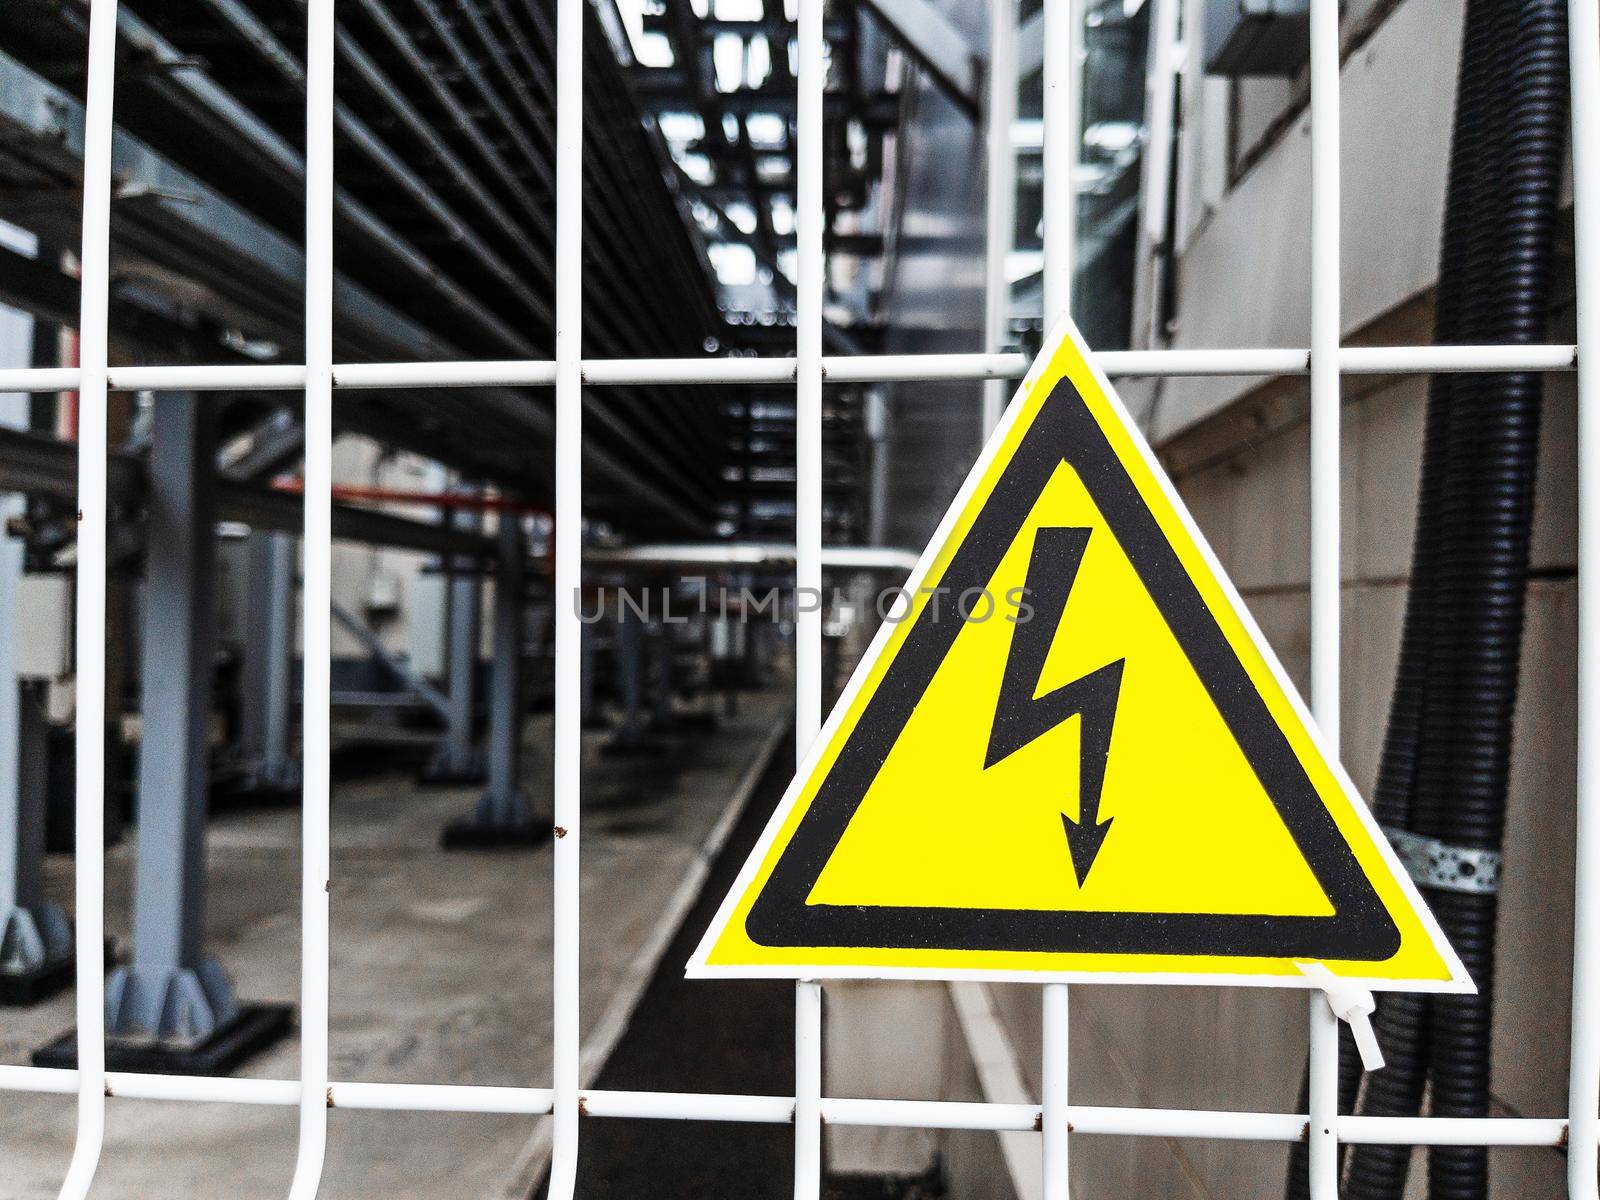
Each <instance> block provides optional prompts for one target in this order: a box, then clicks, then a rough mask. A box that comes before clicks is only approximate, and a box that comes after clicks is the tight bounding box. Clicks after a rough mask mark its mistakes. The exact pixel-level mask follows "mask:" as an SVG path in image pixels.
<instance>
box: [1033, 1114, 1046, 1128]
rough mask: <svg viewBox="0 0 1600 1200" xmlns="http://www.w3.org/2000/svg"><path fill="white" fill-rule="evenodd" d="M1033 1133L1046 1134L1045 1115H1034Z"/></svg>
mask: <svg viewBox="0 0 1600 1200" xmlns="http://www.w3.org/2000/svg"><path fill="white" fill-rule="evenodd" d="M1033 1131H1034V1132H1035V1133H1043V1132H1044V1114H1043V1113H1042V1112H1037V1113H1034V1114H1033Z"/></svg>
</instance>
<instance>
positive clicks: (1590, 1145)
mask: <svg viewBox="0 0 1600 1200" xmlns="http://www.w3.org/2000/svg"><path fill="white" fill-rule="evenodd" d="M332 5H333V0H310V4H309V12H308V18H309V21H308V44H307V116H306V120H307V156H306V216H307V235H306V281H307V282H306V488H305V556H306V563H305V577H306V582H305V592H304V600H303V604H304V612H305V682H304V709H305V711H304V714H303V719H304V722H305V725H304V739H305V802H304V812H303V836H304V848H303V858H302V937H303V945H302V958H303V963H302V984H301V986H302V996H301V1004H302V1028H303V1032H302V1045H301V1056H302V1057H301V1082H300V1084H299V1087H298V1090H297V1093H296V1094H297V1096H298V1100H299V1105H300V1110H301V1140H300V1150H299V1156H298V1158H297V1162H296V1169H295V1180H294V1182H293V1184H292V1185H291V1195H292V1196H296V1197H310V1196H314V1195H315V1193H316V1190H317V1187H318V1183H319V1179H320V1174H321V1168H322V1161H323V1156H324V1150H325V1141H326V1108H327V1099H326V1096H327V1091H328V1081H327V1049H328V1045H327V1033H328V1025H327V1020H328V1004H327V1001H328V886H329V856H328V756H327V749H328V718H329V707H328V701H329V680H328V669H329V663H330V657H329V637H330V633H331V630H330V627H329V621H330V618H331V607H330V603H329V601H330V595H329V585H330V572H331V554H330V537H331V526H330V519H331V483H332V461H331V458H332V442H331V436H332V413H331V408H332V386H333V378H332V281H333V261H332V200H333V191H332V189H333V144H332V127H333V126H332V116H333V13H332ZM798 10H799V11H798V71H797V86H798V90H799V98H798V109H797V120H796V144H797V153H796V176H797V189H796V191H797V199H796V226H797V248H798V280H797V357H796V368H795V379H796V425H797V429H798V432H799V436H798V439H797V464H796V466H797V471H796V495H795V499H796V547H797V572H796V603H797V618H796V631H797V640H796V684H795V696H796V743H797V745H796V752H797V755H798V756H802V757H803V756H804V754H805V753H806V751H807V750H808V749H809V748H810V745H811V743H812V741H813V740H814V738H815V736H816V734H817V732H818V728H819V725H820V718H821V701H822V696H821V684H822V680H821V615H822V614H821V611H820V605H821V538H822V448H821V414H822V357H821V348H822V336H821V334H822V300H823V284H824V259H823V249H822V232H823V206H822V185H823V180H822V110H823V92H824V83H825V80H824V54H825V45H824V42H823V30H822V0H799V5H798ZM1311 11H1312V20H1311V38H1312V44H1311V118H1312V136H1311V141H1312V214H1311V236H1312V253H1311V286H1312V295H1311V353H1310V373H1311V414H1312V415H1311V543H1312V548H1311V558H1312V563H1311V567H1312V570H1311V644H1312V650H1311V661H1312V686H1311V699H1312V710H1313V713H1314V714H1315V716H1316V718H1317V720H1318V723H1319V725H1320V726H1321V728H1322V730H1323V732H1324V735H1325V737H1326V740H1327V742H1328V744H1329V745H1330V747H1332V748H1333V749H1335V750H1336V749H1337V746H1338V741H1339V649H1340V638H1339V626H1340V612H1339V607H1340V562H1339V550H1340V536H1339V521H1340V511H1339V509H1340V504H1339V466H1340V447H1339V421H1340V416H1339V406H1340V366H1339V338H1340V312H1339V307H1340V294H1339V292H1340V264H1339V211H1340V205H1339V151H1340V134H1339V24H1338V21H1339V18H1338V5H1337V0H1312V10H1311ZM991 16H992V20H993V22H994V25H993V27H992V31H993V34H994V40H993V46H994V50H995V58H994V59H993V60H992V73H991V79H990V84H991V111H990V117H989V120H990V129H989V133H990V171H991V174H990V179H991V190H993V185H994V184H995V182H996V181H998V180H999V179H1001V178H1002V177H1006V178H1009V175H1010V172H1011V171H1012V170H1014V165H1015V164H1014V159H1013V158H1012V157H1011V156H1012V153H1013V151H1012V147H1011V140H1010V124H1011V121H1010V119H1009V118H1007V119H1006V120H1005V121H1004V122H1003V128H1002V127H1001V126H1002V122H1001V118H1002V117H1003V116H1004V115H1005V113H1004V112H1003V111H1002V110H1003V109H1005V108H1006V107H1007V106H1008V105H1009V104H1010V103H1012V102H1014V78H1013V71H1012V70H1011V69H1010V68H1009V67H1007V68H1006V69H1004V70H1002V67H1003V66H1004V65H1005V64H1003V63H1002V62H1001V61H1000V60H1001V58H1002V57H1004V55H1005V54H1006V53H1007V52H1008V51H1009V50H1011V49H1012V47H1010V46H1009V45H1008V44H1005V43H1004V39H1005V38H1006V37H1008V36H1009V35H1010V34H1011V33H1012V32H1013V31H1012V29H1011V23H1012V22H1014V13H1013V12H1012V5H1011V3H1010V2H1009V0H996V5H995V12H994V13H992V14H991ZM582 17H583V0H560V4H559V9H558V24H557V69H558V83H557V118H556V134H557V204H556V221H557V285H556V316H557V322H556V324H557V330H556V362H555V380H556V404H557V447H556V495H557V512H556V535H557V541H556V591H557V595H558V597H559V598H560V602H561V603H560V606H559V607H558V614H557V622H556V641H557V656H556V699H557V703H556V768H555V785H556V786H555V796H556V799H555V821H556V826H557V839H556V848H555V946H554V955H553V971H554V1014H553V1017H554V1032H553V1042H554V1046H553V1049H554V1063H553V1068H554V1097H555V1099H554V1113H555V1137H554V1147H553V1151H554V1152H553V1158H552V1166H551V1186H550V1195H551V1197H552V1198H555V1200H566V1198H568V1197H570V1196H571V1195H572V1192H573V1188H574V1184H575V1180H576V1158H577V1141H578V1137H577V1130H578V1117H579V1107H578V1095H579V1084H580V1079H579V1066H578V1064H579V1049H580V1040H579V1039H580V1030H579V1022H578V995H579V990H578V883H579V876H578V864H579V859H578V831H579V773H578V770H579V746H578V737H579V727H578V710H579V679H578V638H579V636H580V627H579V622H578V609H577V607H576V598H577V590H578V586H579V582H580V576H579V568H580V556H581V550H582V476H581V465H580V464H581V458H580V450H581V397H582V393H581V344H580V328H581V317H582V310H581V274H580V272H581V237H582V225H581V201H582V176H581V169H582V164H581V159H582V110H581V103H582V99H581V98H582V76H581V68H582ZM1044 21H1045V27H1044V37H1045V61H1044V76H1045V79H1044V82H1045V89H1044V120H1045V139H1044V157H1045V204H1044V210H1045V264H1044V294H1045V302H1044V312H1045V315H1046V324H1047V325H1048V324H1049V323H1050V322H1051V320H1053V319H1054V318H1056V317H1058V316H1059V315H1061V314H1063V313H1065V312H1066V311H1067V310H1068V308H1069V307H1070V297H1071V286H1072V276H1073V257H1074V249H1075V247H1074V237H1075V223H1076V222H1075V216H1076V213H1075V198H1074V193H1073V172H1074V168H1075V165H1076V159H1077V156H1078V142H1079V136H1078V135H1079V130H1078V125H1079V91H1078V77H1079V76H1078V54H1077V50H1076V43H1077V40H1078V38H1079V35H1080V33H1081V22H1082V11H1081V6H1080V4H1079V3H1078V0H1072V2H1071V3H1063V4H1060V5H1057V4H1047V5H1046V6H1045V18H1044ZM1002 22H1004V23H1005V24H1006V28H1005V29H1003V30H1002V29H1001V27H1000V26H1001V23H1002ZM115 37H116V5H115V3H114V0H102V2H101V3H97V4H95V5H93V6H92V7H91V11H90V18H89V51H88V62H87V65H88V85H87V96H86V101H85V137H84V197H83V240H82V253H81V264H82V293H81V301H80V303H81V312H80V319H79V332H80V347H79V352H80V363H81V366H80V368H79V371H78V376H77V382H78V386H79V405H80V416H79V432H78V439H79V444H78V468H79V482H78V498H79V507H80V510H81V511H80V520H79V528H78V589H77V599H76V634H77V654H78V664H77V670H78V676H77V682H78V694H77V703H78V756H77V764H76V835H77V853H76V904H77V915H76V921H77V952H76V966H77V989H78V994H77V1023H78V1043H79V1051H78V1052H79V1069H78V1072H77V1077H76V1080H75V1088H76V1091H77V1094H78V1122H77V1140H76V1143H75V1146H74V1151H73V1157H72V1161H71V1164H70V1166H69V1168H68V1172H67V1175H66V1178H65V1181H64V1182H63V1185H62V1189H61V1193H60V1194H61V1196H63V1197H71V1198H74V1200H81V1198H82V1197H84V1196H86V1194H87V1192H88V1190H89V1188H90V1186H91V1184H92V1182H93V1179H94V1174H95V1171H96V1168H97V1165H98V1162H99V1157H100V1151H101V1146H102V1142H103V1135H104V1123H105V1094H106V1093H105V1081H106V1075H105V1025H104V999H103V997H104V990H105V986H104V984H105V981H104V967H103V957H102V948H103V944H104V914H103V898H104V896H103V893H104V864H103V861H102V845H103V826H104V789H105V775H104V742H103V738H102V736H101V734H102V730H103V727H104V717H105V692H104V687H105V660H106V654H105V644H104V630H105V581H106V521H107V511H106V460H107V421H106V415H107V414H106V390H107V319H108V290H109V236H110V201H111V144H112V94H113V87H114V51H115ZM1570 38H1571V60H1572V111H1573V123H1574V129H1575V131H1578V132H1581V133H1583V134H1587V133H1588V132H1589V128H1588V127H1589V125H1592V124H1593V123H1594V119H1596V118H1600V0H1571V3H1570ZM997 85H998V86H997ZM1585 118H1589V120H1588V121H1587V122H1586V120H1585ZM997 134H999V136H998V137H997ZM1001 154H1003V156H1004V159H1005V161H1004V164H1003V166H998V167H997V162H998V158H997V155H1001ZM1573 174H1574V196H1575V205H1574V207H1575V224H1576V258H1577V302H1578V303H1577V322H1578V324H1577V345H1578V358H1577V367H1578V390H1579V400H1580V406H1579V505H1580V528H1579V554H1578V563H1579V573H1580V588H1579V644H1580V668H1579V670H1580V677H1579V686H1580V699H1579V764H1578V767H1579V775H1578V834H1577V849H1576V853H1577V859H1578V871H1577V892H1576V899H1575V909H1576V930H1575V939H1574V960H1573V979H1574V987H1573V1001H1572V1047H1571V1066H1570V1081H1569V1128H1568V1138H1567V1153H1568V1186H1569V1192H1570V1194H1571V1195H1572V1196H1574V1197H1583V1198H1584V1200H1594V1198H1595V1197H1596V1196H1597V1194H1600V1189H1597V1186H1596V1182H1597V1181H1596V1171H1597V1141H1600V921H1597V919H1596V916H1595V913H1594V909H1595V907H1596V905H1597V904H1600V883H1597V882H1596V880H1597V873H1600V810H1597V809H1596V807H1595V804H1594V803H1592V802H1590V796H1591V793H1592V792H1593V791H1594V788H1595V786H1596V784H1595V781H1596V780H1597V779H1600V676H1596V672H1600V665H1597V664H1600V659H1596V658H1595V656H1594V655H1592V654H1590V653H1588V650H1589V649H1590V646H1591V644H1592V643H1593V642H1595V641H1596V640H1600V589H1596V588H1588V587H1584V586H1582V585H1583V584H1584V583H1587V582H1588V576H1589V575H1590V573H1591V568H1590V567H1589V566H1588V564H1589V563H1590V561H1591V559H1592V558H1593V556H1594V555H1595V554H1600V474H1597V473H1600V418H1596V417H1595V416H1594V413H1593V409H1592V402H1591V397H1592V396H1593V395H1594V393H1595V389H1596V387H1600V382H1596V380H1597V372H1600V367H1596V366H1595V365H1594V364H1593V363H1591V361H1590V360H1591V359H1592V358H1594V356H1596V355H1600V299H1597V298H1600V227H1597V226H1596V223H1595V217H1594V213H1593V211H1592V210H1593V204H1594V199H1593V198H1594V197H1595V196H1596V195H1600V150H1597V148H1596V147H1594V146H1593V145H1592V144H1591V143H1590V142H1589V141H1588V140H1586V139H1585V137H1581V136H1575V137H1574V139H1573ZM1005 190H1006V192H1007V193H1009V191H1010V188H1009V187H1007V188H1006V189H1005ZM1007 199H1009V196H1008V197H1007ZM1011 220H1014V218H1013V217H1008V218H1007V219H1005V220H1002V219H1001V214H1000V213H999V212H997V211H996V205H995V197H994V196H991V199H990V211H989V214H988V222H989V233H990V263H989V278H988V284H989V292H988V296H987V299H988V302H989V305H990V308H989V311H988V312H987V313H986V326H985V328H986V344H987V348H988V349H990V350H991V351H992V350H993V349H995V348H996V346H997V344H998V343H997V342H995V341H994V340H993V339H994V337H995V330H996V328H997V322H996V309H995V302H996V295H997V292H998V294H999V295H1000V296H1002V297H1003V295H1004V293H1005V291H1006V289H1005V287H1004V274H1003V270H1004V268H1003V249H1001V250H1000V251H999V253H1000V263H1001V266H1000V268H999V276H998V278H999V281H1000V285H999V287H998V288H997V287H996V282H995V281H996V278H997V276H996V263H995V255H996V252H997V248H998V247H1001V246H1008V245H1009V238H1010V232H1011V230H1010V228H1009V224H1010V221H1011ZM1002 229H1003V231H1004V232H1003V241H997V240H996V233H997V231H999V230H1002ZM1001 313H1002V315H1003V308H1002V309H1001ZM990 386H991V388H993V387H994V385H990ZM999 386H1000V388H1003V387H1004V385H999ZM995 394H998V395H999V396H1000V397H1001V398H1002V399H1003V396H1004V392H1003V390H996V393H995ZM991 403H993V401H992V400H991V398H990V397H989V396H986V400H985V425H986V429H987V428H988V427H989V426H990V422H991V417H990V412H991V408H990V405H991ZM1043 1011H1044V1064H1043V1089H1042V1091H1043V1095H1042V1099H1043V1112H1044V1122H1043V1124H1044V1137H1043V1153H1044V1162H1045V1172H1044V1174H1045V1187H1046V1191H1045V1194H1046V1196H1047V1197H1049V1198H1050V1200H1064V1198H1065V1197H1066V1196H1067V1195H1068V1192H1067V1190H1066V1187H1067V1130H1068V1126H1067V1112H1068V1110H1067V1087H1066V1084H1067V1069H1066V1068H1067V1060H1068V1045H1067V1030H1068V1021H1067V1017H1068V992H1067V989H1066V987H1065V986H1064V985H1049V986H1047V987H1046V989H1045V995H1044V1003H1043ZM821 1014H822V994H821V989H820V986H819V985H818V984H816V983H814V982H802V983H800V984H799V985H797V990H796V1035H795V1046H796V1077H795V1078H796V1096H795V1112H794V1116H795V1125H796V1143H795V1195H796V1197H797V1198H804V1200H815V1197H816V1196H817V1195H818V1193H819V1189H820V1180H821V1085H822V1070H821V1064H822V1059H821V1050H822V1041H821ZM1310 1014H1311V1027H1310V1029H1311V1032H1310V1037H1311V1059H1312V1076H1311V1091H1310V1095H1311V1100H1310V1117H1311V1122H1310V1125H1311V1128H1310V1139H1311V1170H1312V1174H1311V1185H1312V1195H1313V1196H1316V1197H1320V1198H1322V1200H1334V1198H1335V1197H1336V1196H1337V1186H1338V1154H1337V1151H1338V1118H1337V1113H1336V1103H1337V1086H1336V1083H1337V1074H1338V1039H1337V1021H1336V1019H1335V1018H1334V1017H1333V1015H1332V1013H1331V1012H1330V1011H1329V1009H1328V1007H1327V1004H1326V1002H1325V1001H1324V1000H1323V998H1322V997H1321V996H1314V997H1313V999H1312V1002H1311V1005H1310ZM152 1094H153V1093H152ZM399 1107H404V1105H400V1106H399ZM1221 1115H1222V1114H1211V1116H1212V1117H1220V1116H1221ZM1426 1124H1428V1125H1429V1126H1430V1127H1438V1126H1439V1120H1438V1119H1437V1118H1435V1119H1430V1120H1429V1121H1427V1122H1426ZM1201 1135H1202V1133H1201V1132H1197V1133H1196V1134H1194V1136H1201ZM1408 1136H1411V1135H1409V1134H1408ZM1416 1136H1421V1135H1420V1133H1419V1134H1417V1135H1416ZM1541 1136H1542V1135H1541ZM1463 1137H1467V1135H1465V1134H1464V1135H1463ZM1467 1140H1475V1139H1474V1138H1472V1137H1468V1139H1467Z"/></svg>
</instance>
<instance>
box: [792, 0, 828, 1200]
mask: <svg viewBox="0 0 1600 1200" xmlns="http://www.w3.org/2000/svg"><path fill="white" fill-rule="evenodd" d="M822 4H823V0H799V7H798V11H797V13H796V30H795V34H796V38H797V40H798V50H797V58H798V62H797V63H796V66H797V68H798V69H797V70H796V72H795V87H796V89H797V92H798V96H797V98H796V111H795V203H794V211H795V251H796V257H795V261H796V264H797V266H796V271H797V275H798V278H797V279H796V280H795V414H794V423H795V492H794V506H795V508H794V519H795V642H794V646H795V649H794V659H795V670H794V700H795V713H794V746H795V761H796V763H797V764H798V763H799V762H802V761H804V759H805V756H806V754H807V752H808V751H810V749H811V743H812V742H813V741H815V740H816V737H817V733H818V731H819V729H820V727H821V722H822V292H823V274H824V270H825V263H824V260H823V248H822V224H823V209H822V95H823V90H824V87H825V85H826V82H827V81H826V79H825V78H824V74H823V72H824V65H823V53H824V50H825V46H824V43H823V32H822ZM794 1055H795V1100H794V1195H795V1200H815V1198H816V1197H817V1195H818V1194H819V1192H820V1189H821V1186H822V985H821V984H820V983H816V982H814V981H812V980H801V981H800V982H799V983H797V984H795V1003H794Z"/></svg>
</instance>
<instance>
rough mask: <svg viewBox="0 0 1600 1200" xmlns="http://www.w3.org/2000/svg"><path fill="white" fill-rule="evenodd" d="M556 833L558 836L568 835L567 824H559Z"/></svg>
mask: <svg viewBox="0 0 1600 1200" xmlns="http://www.w3.org/2000/svg"><path fill="white" fill-rule="evenodd" d="M555 833H556V836H557V837H558V838H564V837H566V836H567V827H566V826H565V825H557V826H556V829H555Z"/></svg>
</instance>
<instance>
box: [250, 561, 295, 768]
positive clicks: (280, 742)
mask: <svg viewBox="0 0 1600 1200" xmlns="http://www.w3.org/2000/svg"><path fill="white" fill-rule="evenodd" d="M248 556H249V562H248V572H249V595H248V596H246V598H245V610H246V615H245V621H246V626H245V641H244V647H243V650H244V661H243V663H242V664H241V667H242V669H241V671H240V679H239V690H240V712H239V743H240V744H239V749H240V753H241V755H242V757H243V758H244V759H245V762H246V763H247V765H248V766H249V769H250V774H251V783H252V786H253V787H255V788H257V789H260V790H263V791H283V792H288V791H294V790H295V789H297V788H298V787H299V786H300V764H299V762H298V760H297V759H296V758H295V757H294V755H293V753H292V752H291V744H292V743H291V736H290V728H291V717H292V699H291V695H290V693H291V690H292V688H293V678H292V677H293V674H294V658H295V652H294V618H295V574H296V564H295V539H294V536H293V535H292V534H287V533H253V534H251V535H250V545H249V549H248Z"/></svg>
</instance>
